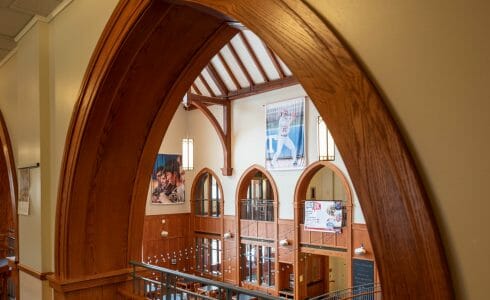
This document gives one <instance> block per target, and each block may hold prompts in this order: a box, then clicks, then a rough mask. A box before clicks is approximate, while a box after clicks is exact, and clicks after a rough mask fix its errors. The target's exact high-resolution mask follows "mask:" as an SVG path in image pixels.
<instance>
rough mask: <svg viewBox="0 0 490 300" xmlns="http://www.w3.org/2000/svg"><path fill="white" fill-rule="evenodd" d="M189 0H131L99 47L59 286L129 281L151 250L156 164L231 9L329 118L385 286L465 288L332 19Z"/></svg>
mask: <svg viewBox="0 0 490 300" xmlns="http://www.w3.org/2000/svg"><path fill="white" fill-rule="evenodd" d="M184 2H185V3H187V4H188V6H180V5H176V4H175V3H177V2H176V1H170V4H169V3H167V2H164V1H150V0H133V1H129V0H121V2H120V4H119V5H118V7H117V8H116V10H115V12H114V14H113V16H112V17H111V19H110V21H109V23H108V25H107V27H106V29H105V31H104V33H103V35H102V37H101V39H100V41H99V44H98V46H97V48H96V50H95V52H94V54H93V56H92V60H91V62H90V65H89V67H88V70H87V73H86V77H85V79H84V81H83V84H82V88H81V94H80V97H79V101H78V102H77V105H76V107H75V108H74V114H73V117H72V122H71V125H70V129H69V132H68V137H67V141H66V149H65V156H64V162H63V167H62V170H61V171H62V174H61V182H60V191H59V199H58V211H57V225H56V268H55V275H54V277H53V278H52V279H51V284H52V285H53V286H54V287H55V289H56V293H55V294H56V296H57V297H64V298H70V297H72V295H73V297H75V296H76V297H94V296H97V297H98V296H100V297H103V295H108V294H110V293H111V292H115V289H116V286H117V284H116V282H117V280H116V277H117V276H119V275H121V276H122V274H124V275H125V274H127V273H125V272H127V270H126V268H127V266H128V261H129V260H130V259H139V258H140V256H141V239H142V238H141V236H142V231H143V218H144V208H145V201H146V195H147V192H148V176H147V175H148V174H150V172H151V168H152V163H153V159H154V156H155V154H156V153H157V151H158V148H159V146H160V142H161V140H162V136H163V134H164V133H165V131H166V129H167V127H168V125H169V122H170V120H171V118H172V116H173V115H174V112H175V110H176V108H177V106H178V105H179V102H180V101H181V99H182V97H183V95H184V93H185V92H186V91H187V90H188V88H189V86H190V85H191V84H192V81H193V80H194V78H195V77H196V76H197V75H198V74H199V72H200V70H201V69H202V68H203V67H204V66H205V65H206V63H207V62H208V61H209V59H210V58H211V57H212V55H214V54H215V53H216V52H217V51H218V49H220V47H221V46H222V45H224V44H225V43H226V42H227V40H228V39H229V38H231V35H232V31H231V30H230V29H229V27H228V26H226V22H225V21H224V20H226V18H223V17H222V15H221V14H224V15H227V16H230V17H232V18H234V19H236V20H238V21H240V22H242V23H243V24H244V25H245V26H247V27H248V28H250V29H251V30H253V31H254V32H255V33H256V34H257V35H258V36H259V37H260V38H261V39H262V40H263V41H264V42H265V43H266V44H267V45H269V46H270V48H271V49H272V50H274V52H275V53H277V54H278V55H279V56H280V57H281V58H282V59H283V60H284V62H285V63H286V64H287V65H288V66H289V68H290V69H291V70H292V72H293V73H294V74H295V76H296V78H297V79H298V81H299V82H300V83H301V84H302V85H303V87H304V89H305V90H306V91H307V93H308V95H309V96H310V97H311V99H312V101H313V102H314V104H315V105H316V107H317V108H318V111H319V113H320V115H321V116H322V117H323V118H324V119H325V120H328V124H329V127H330V129H331V131H332V134H333V136H334V138H335V140H336V142H337V146H338V148H339V150H340V151H341V152H342V156H343V158H344V161H345V163H346V165H347V168H348V170H349V173H350V176H351V179H352V181H353V184H354V186H355V189H356V191H357V192H358V194H359V197H360V199H362V203H361V205H362V208H363V212H364V215H365V218H366V221H367V226H368V229H369V232H370V236H371V237H372V238H373V247H374V250H375V253H376V261H377V262H378V264H379V269H380V277H381V282H382V285H383V293H384V297H385V298H386V299H409V298H423V299H452V298H453V291H452V286H451V280H450V276H449V272H448V266H447V262H446V258H445V254H444V250H443V247H442V243H441V240H440V237H439V232H438V228H437V225H436V223H435V219H434V216H433V214H432V210H431V207H430V203H429V200H428V197H427V194H426V192H425V190H424V188H423V185H422V182H421V179H420V177H419V175H418V173H417V170H416V167H415V164H414V162H413V160H412V158H411V156H410V153H409V151H408V149H407V147H406V144H405V143H404V141H403V138H402V136H401V134H400V133H399V130H398V128H397V126H396V124H395V122H394V121H393V118H392V117H391V115H390V112H389V111H388V109H387V107H386V105H385V104H384V103H383V101H382V99H381V97H380V95H379V93H378V92H377V90H376V89H375V87H374V86H373V84H372V83H371V82H370V81H369V79H368V78H367V76H366V75H365V74H364V72H363V71H362V70H361V68H360V67H359V65H358V64H357V63H356V61H355V60H354V59H353V57H352V56H351V55H350V54H349V52H348V51H347V49H346V48H345V47H344V46H343V45H342V43H341V42H340V41H339V40H338V39H337V38H336V37H335V35H334V34H333V33H332V31H331V30H330V29H329V28H328V26H327V25H326V24H325V22H324V21H323V20H322V19H321V18H319V17H318V16H317V15H316V14H315V12H314V11H312V10H311V9H310V8H309V7H308V6H307V5H306V4H304V3H303V2H301V1H296V0H271V1H259V0H256V1H250V0H229V1H221V0H194V1H184ZM254 2H256V3H254ZM192 4H196V6H194V7H193V6H192ZM209 8H210V9H212V10H214V11H210V10H209ZM233 33H234V30H233ZM122 141H124V142H122ZM107 278H111V280H109V279H107ZM125 278H126V277H125V276H124V279H125ZM120 280H123V279H120ZM89 283H90V284H89ZM75 291H76V292H75ZM75 294H76V295H75Z"/></svg>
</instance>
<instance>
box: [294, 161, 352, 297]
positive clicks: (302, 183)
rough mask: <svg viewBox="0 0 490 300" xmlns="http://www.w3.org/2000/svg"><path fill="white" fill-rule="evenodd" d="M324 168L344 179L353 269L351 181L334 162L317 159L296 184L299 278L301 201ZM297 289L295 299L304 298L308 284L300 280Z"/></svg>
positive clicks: (349, 265)
mask: <svg viewBox="0 0 490 300" xmlns="http://www.w3.org/2000/svg"><path fill="white" fill-rule="evenodd" d="M322 168H328V169H330V170H331V171H332V172H333V173H334V174H335V175H336V176H338V177H339V178H340V180H341V181H342V186H343V187H344V190H345V200H346V209H347V219H348V221H347V228H345V231H346V232H347V234H348V237H347V257H349V259H346V264H347V269H348V270H351V268H352V261H351V259H350V258H351V256H352V253H351V252H352V228H351V227H352V189H351V187H350V185H349V182H348V181H347V178H346V176H345V175H344V173H343V172H342V171H341V170H340V169H339V168H338V167H337V166H336V165H334V164H333V163H331V162H329V161H317V162H314V163H312V164H311V165H309V166H308V167H307V168H306V169H305V170H304V171H303V172H302V173H301V176H300V177H299V179H298V182H297V184H296V188H295V190H294V248H295V249H298V251H295V253H294V274H295V276H296V278H298V276H299V274H301V271H300V265H302V262H301V260H300V250H299V249H300V246H301V245H300V241H301V239H300V219H301V218H300V214H302V213H303V211H302V210H301V203H300V202H301V201H304V199H306V195H307V193H308V186H309V184H310V182H311V179H313V176H315V174H316V173H317V172H318V171H320V169H322ZM350 277H351V276H349V277H348V279H347V283H348V286H350V285H351V284H352V281H351V278H350ZM297 287H298V288H297V289H295V290H294V297H295V299H304V298H305V296H306V295H307V290H306V284H304V283H303V284H301V283H300V282H299V281H298V285H297Z"/></svg>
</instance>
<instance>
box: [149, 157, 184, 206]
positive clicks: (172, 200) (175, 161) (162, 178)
mask: <svg viewBox="0 0 490 300" xmlns="http://www.w3.org/2000/svg"><path fill="white" fill-rule="evenodd" d="M184 175H185V174H184V171H183V169H182V155H180V154H158V155H157V159H156V161H155V165H154V166H153V172H152V175H151V203H152V204H183V203H184V202H185V191H184Z"/></svg>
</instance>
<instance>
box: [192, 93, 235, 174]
mask: <svg viewBox="0 0 490 300" xmlns="http://www.w3.org/2000/svg"><path fill="white" fill-rule="evenodd" d="M191 99H192V98H191ZM191 105H194V106H195V107H197V108H198V109H199V110H200V111H201V112H202V113H203V114H204V116H206V118H207V119H208V120H209V122H211V125H213V128H214V130H216V133H217V134H218V137H219V140H220V142H221V147H222V148H223V168H221V173H222V174H223V175H224V176H231V174H232V173H233V168H232V167H231V104H230V101H229V100H226V102H224V103H223V119H224V120H223V128H222V127H221V125H220V124H219V122H218V120H216V117H215V116H214V115H213V113H212V112H211V111H210V110H209V109H208V107H207V106H206V105H205V104H203V103H202V102H200V101H195V100H191Z"/></svg>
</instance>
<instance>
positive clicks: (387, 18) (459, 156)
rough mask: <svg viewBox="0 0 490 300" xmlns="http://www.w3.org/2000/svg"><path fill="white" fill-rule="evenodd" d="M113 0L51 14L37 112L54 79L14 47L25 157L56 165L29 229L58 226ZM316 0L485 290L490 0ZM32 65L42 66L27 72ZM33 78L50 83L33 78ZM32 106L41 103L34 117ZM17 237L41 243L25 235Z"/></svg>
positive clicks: (10, 98) (12, 100) (469, 289)
mask: <svg viewBox="0 0 490 300" xmlns="http://www.w3.org/2000/svg"><path fill="white" fill-rule="evenodd" d="M115 2H116V1H115V0H104V1H97V0H83V1H81V0H75V1H74V2H73V3H72V4H71V5H70V6H69V7H68V8H67V9H66V10H65V11H63V12H62V13H61V14H60V15H58V17H57V18H56V19H55V20H54V21H52V22H51V23H50V24H49V33H48V35H47V37H45V38H46V39H48V40H49V49H48V51H49V82H48V85H49V89H48V93H49V113H48V112H46V111H45V110H44V109H43V110H42V113H40V111H39V106H38V103H39V101H43V103H44V100H43V96H42V95H43V93H44V92H45V91H44V88H45V84H46V83H43V82H44V80H43V79H42V78H37V79H36V78H35V77H36V74H39V73H36V72H38V71H39V70H37V68H38V65H39V64H40V65H41V69H42V68H43V67H42V65H43V59H42V58H39V57H37V56H38V55H41V53H40V52H39V53H36V51H32V49H33V48H36V47H41V48H42V47H44V46H43V45H40V44H38V42H36V41H35V40H36V38H34V39H33V40H31V39H30V38H29V37H25V40H23V41H21V43H20V44H19V50H18V52H17V54H15V55H14V57H13V58H11V59H10V60H9V61H8V62H7V63H5V64H3V65H2V66H1V67H0V97H1V98H0V108H1V109H2V111H3V113H4V116H5V119H6V121H7V125H8V126H9V130H10V133H11V138H12V141H13V146H14V152H15V153H14V155H15V157H16V163H17V165H21V164H22V163H27V162H28V161H29V162H30V160H31V159H34V158H37V159H42V160H43V161H48V164H49V166H47V167H48V172H49V174H50V176H48V177H42V180H43V183H42V186H43V187H45V186H46V184H47V185H49V187H50V188H49V189H48V196H46V197H47V198H46V199H43V200H42V201H43V203H48V205H50V211H51V214H50V218H49V219H50V222H49V223H50V224H49V225H47V224H46V223H45V222H44V223H43V224H39V222H40V221H36V222H34V224H30V225H28V226H27V227H26V226H24V227H23V228H22V226H21V231H22V230H26V231H27V232H29V231H31V230H32V231H36V230H37V228H38V227H39V226H41V225H42V226H49V227H50V228H51V229H52V228H53V226H54V225H53V223H54V222H53V220H54V208H55V198H56V191H57V183H58V178H59V168H60V164H61V158H62V152H63V147H64V141H65V134H66V130H67V127H68V122H69V119H70V116H71V112H72V109H73V104H74V103H75V101H76V99H77V93H78V90H79V87H80V84H81V79H82V76H83V74H84V72H85V69H86V66H87V63H88V60H89V57H90V54H91V52H92V51H93V48H94V47H95V43H96V41H97V39H98V37H99V35H100V33H101V31H102V29H103V25H104V23H105V22H106V20H107V19H108V17H109V15H110V12H111V10H112V9H113V8H114V5H115ZM307 2H309V3H311V4H312V5H313V6H314V7H316V8H318V10H319V11H320V13H321V14H322V15H324V16H325V18H326V19H328V21H329V22H330V23H331V24H332V25H333V27H334V28H335V29H336V30H337V31H338V32H340V34H341V35H342V38H343V39H345V40H346V41H347V43H348V44H349V45H350V46H351V47H352V48H353V49H354V51H355V53H356V54H357V55H358V57H359V58H360V60H361V62H362V63H363V64H364V65H365V66H366V69H367V70H368V72H369V73H370V74H371V75H372V78H373V79H374V81H375V82H376V83H377V84H378V86H379V87H380V89H381V91H382V92H383V93H384V95H385V99H386V101H387V103H388V105H389V107H390V108H391V110H392V111H393V112H394V115H395V117H396V119H397V120H398V122H399V124H400V126H401V127H402V130H403V132H404V133H405V136H406V138H407V141H408V143H409V145H410V147H411V149H412V151H413V153H414V155H415V158H416V160H417V162H418V164H419V168H420V171H421V173H422V175H423V177H424V180H425V184H426V186H427V189H428V191H429V193H430V197H431V201H432V203H433V207H434V211H435V213H436V216H437V219H438V223H439V225H440V229H441V232H442V236H443V239H444V242H445V246H446V251H447V253H448V255H449V260H450V267H451V271H452V275H453V278H454V284H455V287H456V292H457V295H458V296H459V297H458V298H460V299H485V298H486V297H485V295H486V293H487V292H486V290H487V289H486V280H487V276H486V275H487V274H488V269H490V266H489V263H488V261H489V260H488V259H486V253H487V252H489V251H490V245H489V244H490V238H489V234H488V230H487V228H488V225H487V223H486V219H487V218H488V216H489V214H488V211H489V210H490V204H489V201H487V199H488V193H487V189H486V188H485V187H486V185H487V181H489V180H490V160H489V159H488V153H490V140H489V139H488V132H490V121H489V117H488V115H489V112H490V101H489V100H490V85H489V84H488V78H490V60H489V58H488V57H489V55H488V53H490V40H489V39H488V38H487V36H488V28H490V19H489V18H488V17H487V14H488V11H490V2H488V1H485V0H469V1H462V0H454V1H442V0H434V1H422V0H418V1H388V0H372V1H354V0H344V1H335V0H308V1H307ZM33 30H37V29H33ZM33 34H34V35H36V34H37V33H33ZM40 43H41V44H42V41H41V42H40ZM39 51H41V49H40V50H39ZM29 61H32V63H31V62H29ZM33 68H34V71H36V72H35V73H30V71H31V70H33ZM41 72H42V71H41ZM33 76H34V77H33ZM36 82H37V83H36ZM36 84H40V85H42V86H38V87H37V88H36V87H35V85H36ZM36 97H37V99H36ZM36 103H37V104H36ZM26 105H28V106H26ZM26 107H27V108H28V109H26ZM21 109H22V112H21V111H20V110H21ZM24 110H26V111H27V110H29V111H32V110H34V116H32V119H30V118H27V117H26V115H25V114H24ZM27 113H28V114H29V112H27ZM40 114H41V116H40ZM46 114H49V116H48V119H49V122H47V121H46V120H45V117H46ZM21 121H22V123H21ZM24 122H26V123H25V124H24ZM40 122H41V123H42V124H43V125H42V126H46V122H47V123H48V124H49V125H48V126H49V130H48V132H49V133H45V132H46V131H45V129H43V127H40ZM35 124H37V125H36V126H38V127H34V126H35ZM36 128H41V132H43V134H46V135H48V138H49V140H50V142H49V147H47V149H50V150H49V153H50V154H49V156H48V158H46V160H45V159H43V154H42V153H41V154H39V147H41V151H48V150H43V149H46V145H44V146H43V145H40V144H39V143H40V141H39V140H40V137H39V132H38V131H36V130H38V129H36ZM25 130H28V131H29V132H25ZM34 133H36V134H37V136H36V134H34ZM29 134H33V135H32V136H29ZM455 137H456V138H455ZM456 141H457V142H458V144H456ZM31 151H32V152H31ZM39 155H40V157H39ZM237 171H239V170H237ZM43 172H44V171H43ZM45 180H46V181H47V183H46V182H44V181H45ZM43 195H44V193H43ZM43 197H44V196H43ZM37 201H40V200H37ZM33 218H34V216H33ZM21 222H23V221H21ZM23 223H24V224H26V225H27V223H26V222H23ZM21 225H22V223H21ZM49 239H50V241H49V242H48V243H45V242H44V243H43V245H46V244H49V245H53V243H54V241H53V240H52V239H53V236H52V235H51V236H49ZM37 243H39V242H38V241H36V244H37ZM20 247H21V249H22V247H27V249H29V247H30V249H35V247H34V245H31V244H30V242H29V241H24V242H22V240H21V245H20ZM33 251H36V250H33ZM49 252H51V253H52V247H51V249H50V250H49ZM26 255H27V254H26ZM32 260H33V262H32V264H33V265H35V266H37V267H39V268H40V266H41V265H42V262H40V261H39V258H34V256H33V258H32ZM21 263H22V257H21ZM421 280H423V274H421Z"/></svg>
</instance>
